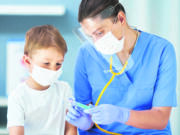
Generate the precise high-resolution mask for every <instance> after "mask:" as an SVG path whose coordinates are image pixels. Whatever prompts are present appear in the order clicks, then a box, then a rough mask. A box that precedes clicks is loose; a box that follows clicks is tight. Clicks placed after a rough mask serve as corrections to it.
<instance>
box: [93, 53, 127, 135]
mask: <svg viewBox="0 0 180 135" xmlns="http://www.w3.org/2000/svg"><path fill="white" fill-rule="evenodd" d="M127 64H128V61H126V62H125V64H124V66H123V68H122V69H121V71H120V72H118V73H116V72H114V71H113V69H112V56H111V58H110V72H111V73H112V77H111V79H110V80H109V81H108V83H107V84H106V85H105V86H104V88H103V90H102V91H101V93H100V94H99V97H98V99H97V101H96V104H95V106H98V104H99V102H100V100H101V97H102V95H103V94H104V92H105V91H106V89H107V87H108V86H109V85H110V84H111V83H112V81H113V79H114V77H115V76H116V75H121V74H122V73H123V72H124V70H125V69H126V67H127ZM95 125H96V127H97V128H98V129H99V130H101V131H102V132H104V133H107V134H111V135H122V134H119V133H115V132H110V131H107V130H105V129H103V128H101V127H100V126H99V125H98V124H97V123H95Z"/></svg>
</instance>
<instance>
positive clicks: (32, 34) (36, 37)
mask: <svg viewBox="0 0 180 135" xmlns="http://www.w3.org/2000/svg"><path fill="white" fill-rule="evenodd" d="M49 47H55V48H57V50H58V51H59V52H60V53H63V55H65V53H66V52H67V45H66V42H65V40H64V38H63V37H62V36H61V34H60V32H59V31H58V30H57V29H56V28H55V27H53V26H51V25H42V26H36V27H33V28H31V29H30V30H29V31H27V33H26V39H25V47H24V54H25V55H28V56H32V54H33V52H34V51H36V50H38V49H44V48H45V49H46V48H49Z"/></svg>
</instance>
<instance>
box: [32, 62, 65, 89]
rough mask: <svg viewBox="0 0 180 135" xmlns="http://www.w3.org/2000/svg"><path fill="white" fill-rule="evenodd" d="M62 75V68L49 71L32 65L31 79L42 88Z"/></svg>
mask: <svg viewBox="0 0 180 135" xmlns="http://www.w3.org/2000/svg"><path fill="white" fill-rule="evenodd" d="M61 74H62V67H61V68H60V69H59V70H57V71H53V70H49V69H45V68H42V67H40V66H37V65H33V68H32V73H31V77H32V78H33V79H34V80H35V81H36V82H37V83H38V84H40V85H42V86H49V85H51V84H53V83H54V82H55V81H57V80H58V78H59V77H60V75H61Z"/></svg>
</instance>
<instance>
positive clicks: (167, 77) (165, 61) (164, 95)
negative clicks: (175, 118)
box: [152, 43, 177, 107]
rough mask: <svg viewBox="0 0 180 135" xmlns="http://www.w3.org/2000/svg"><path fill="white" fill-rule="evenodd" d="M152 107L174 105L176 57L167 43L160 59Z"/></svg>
mask: <svg viewBox="0 0 180 135" xmlns="http://www.w3.org/2000/svg"><path fill="white" fill-rule="evenodd" d="M154 91H155V92H154V97H153V101H152V102H153V103H152V106H154V107H161V106H173V107H175V106H176V105H177V103H176V56H175V51H174V48H173V46H172V45H171V44H170V43H169V44H168V45H166V47H165V48H164V50H163V53H162V55H161V58H160V62H159V68H158V73H157V79H156V84H155V88H154Z"/></svg>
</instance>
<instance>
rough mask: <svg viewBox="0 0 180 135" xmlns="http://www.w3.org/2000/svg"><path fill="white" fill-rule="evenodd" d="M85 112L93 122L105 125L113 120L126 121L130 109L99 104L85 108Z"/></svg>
mask: <svg viewBox="0 0 180 135" xmlns="http://www.w3.org/2000/svg"><path fill="white" fill-rule="evenodd" d="M85 113H88V114H90V115H91V117H92V120H93V122H95V123H97V124H102V125H107V124H111V123H113V122H120V123H126V122H127V121H128V119H129V115H130V110H129V109H125V108H121V107H119V106H114V105H110V104H101V105H99V106H97V107H94V108H91V109H88V110H85Z"/></svg>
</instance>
